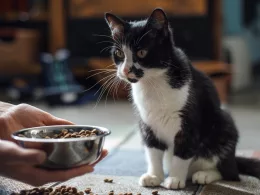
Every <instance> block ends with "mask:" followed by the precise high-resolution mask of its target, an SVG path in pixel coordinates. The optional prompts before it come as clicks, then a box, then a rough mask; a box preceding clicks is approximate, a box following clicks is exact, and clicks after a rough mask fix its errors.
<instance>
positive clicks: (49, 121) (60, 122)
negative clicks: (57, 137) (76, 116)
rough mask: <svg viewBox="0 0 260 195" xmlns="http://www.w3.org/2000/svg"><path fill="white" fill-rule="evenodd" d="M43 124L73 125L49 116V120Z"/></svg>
mask: <svg viewBox="0 0 260 195" xmlns="http://www.w3.org/2000/svg"><path fill="white" fill-rule="evenodd" d="M44 124H45V125H75V124H74V123H73V122H70V121H67V120H65V119H61V118H58V117H55V116H51V117H50V118H48V119H46V120H45V121H44Z"/></svg>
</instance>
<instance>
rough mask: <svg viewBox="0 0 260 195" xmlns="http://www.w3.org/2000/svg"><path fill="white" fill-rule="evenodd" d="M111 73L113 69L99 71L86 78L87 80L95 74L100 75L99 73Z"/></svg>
mask: <svg viewBox="0 0 260 195" xmlns="http://www.w3.org/2000/svg"><path fill="white" fill-rule="evenodd" d="M109 73H111V71H107V70H103V71H99V72H97V73H95V74H92V75H90V76H88V77H87V78H86V80H87V79H89V78H92V77H94V76H96V75H99V74H109Z"/></svg>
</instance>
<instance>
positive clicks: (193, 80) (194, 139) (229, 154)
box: [105, 14, 260, 181]
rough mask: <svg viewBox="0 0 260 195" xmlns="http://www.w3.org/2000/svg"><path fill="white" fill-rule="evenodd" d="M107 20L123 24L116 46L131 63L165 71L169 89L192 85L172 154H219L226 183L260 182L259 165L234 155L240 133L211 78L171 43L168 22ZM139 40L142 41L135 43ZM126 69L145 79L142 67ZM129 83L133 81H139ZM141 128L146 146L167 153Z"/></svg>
mask: <svg viewBox="0 0 260 195" xmlns="http://www.w3.org/2000/svg"><path fill="white" fill-rule="evenodd" d="M109 17H113V20H114V21H116V23H117V25H121V26H120V27H121V28H122V29H123V33H118V32H116V33H113V32H112V35H113V38H114V40H115V42H116V43H115V46H117V45H118V42H119V41H120V42H126V43H127V44H128V45H130V47H131V49H132V50H133V61H134V62H138V63H139V64H141V65H142V66H143V67H145V68H161V69H166V68H167V75H168V76H169V85H170V86H171V87H172V88H173V89H179V88H181V87H183V86H184V85H185V84H187V82H188V81H190V91H189V96H188V100H187V103H186V105H185V106H184V108H183V109H182V110H179V115H180V117H181V118H182V119H183V120H182V125H181V130H180V131H179V132H178V133H177V135H176V136H175V139H174V138H172V140H173V141H174V144H175V147H174V155H177V156H178V157H180V158H182V159H189V158H191V157H194V158H200V157H202V158H211V157H213V156H217V157H218V158H219V163H218V165H217V168H218V170H219V171H220V173H221V175H222V177H223V179H225V180H232V181H238V180H239V173H242V174H248V175H252V176H256V177H258V178H260V163H259V161H257V160H253V159H245V158H236V157H235V150H236V145H237V142H238V131H237V129H236V126H235V124H234V122H233V119H232V118H231V116H230V115H229V114H228V113H227V112H226V111H223V110H222V109H221V103H220V100H219V97H218V94H217V91H216V89H215V87H214V84H213V83H212V81H211V79H210V78H209V77H208V76H206V75H205V74H204V73H202V72H200V71H199V70H197V69H196V68H194V67H193V66H192V65H191V63H190V61H189V59H188V58H187V56H186V55H185V54H184V52H182V50H181V49H179V48H178V47H177V46H176V45H175V44H174V41H173V33H172V30H171V28H170V27H169V24H168V21H167V20H166V21H164V24H163V26H160V25H159V26H158V23H157V21H155V20H154V18H151V17H150V18H149V19H148V20H146V21H139V22H129V23H128V22H124V21H123V20H121V19H119V18H117V17H115V16H113V15H112V14H106V17H105V18H106V20H109ZM165 18H166V16H165ZM108 23H109V22H108ZM110 27H111V26H110ZM144 34H145V36H143V35H144ZM142 36H143V37H142ZM140 37H142V39H141V40H140ZM137 40H140V42H139V43H138V44H136V42H137ZM139 48H147V49H148V50H149V52H148V54H147V56H146V57H145V58H144V59H139V58H137V57H136V56H135V53H136V52H134V51H137V50H138V49H139ZM115 49H116V47H114V48H113V49H112V57H113V60H114V61H115V64H119V63H120V62H122V61H123V59H120V58H118V57H117V56H116V55H114V52H115ZM198 49H199V45H198ZM130 71H132V72H133V73H135V74H136V76H137V77H138V78H141V77H142V76H143V72H142V70H141V69H137V68H134V69H132V70H130ZM129 81H130V82H137V80H135V81H131V80H129ZM140 129H141V132H142V137H143V141H144V143H145V144H146V146H148V147H154V148H157V149H160V150H166V149H167V147H168V146H167V144H166V143H163V142H162V141H160V140H159V139H158V138H156V136H155V135H154V134H153V131H152V130H151V128H150V127H149V126H148V125H146V124H145V123H143V122H142V121H141V122H140Z"/></svg>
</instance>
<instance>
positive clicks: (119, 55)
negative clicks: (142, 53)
mask: <svg viewBox="0 0 260 195" xmlns="http://www.w3.org/2000/svg"><path fill="white" fill-rule="evenodd" d="M115 55H116V56H117V57H119V58H124V57H125V55H124V52H122V51H121V50H119V49H117V50H116V51H115Z"/></svg>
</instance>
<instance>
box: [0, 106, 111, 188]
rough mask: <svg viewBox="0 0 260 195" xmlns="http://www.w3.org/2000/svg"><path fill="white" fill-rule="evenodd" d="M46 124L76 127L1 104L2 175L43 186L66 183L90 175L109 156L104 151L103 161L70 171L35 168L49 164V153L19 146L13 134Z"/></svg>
mask: <svg viewBox="0 0 260 195" xmlns="http://www.w3.org/2000/svg"><path fill="white" fill-rule="evenodd" d="M44 125H73V123H72V122H70V121H67V120H64V119H60V118H57V117H55V116H53V115H51V114H49V113H47V112H44V111H42V110H40V109H38V108H36V107H33V106H30V105H27V104H20V105H17V106H15V105H11V104H6V103H3V104H2V105H1V107H0V138H1V139H3V140H1V139H0V159H1V161H0V175H3V176H6V177H9V178H13V179H16V180H19V181H22V182H25V183H28V184H31V185H34V186H39V185H43V184H45V183H49V182H55V181H65V180H68V179H71V178H73V177H76V176H80V175H82V174H85V173H90V172H92V171H93V170H94V166H95V165H96V164H97V163H98V162H99V161H100V160H102V159H103V158H104V157H105V156H106V155H107V150H104V151H103V152H102V156H101V158H100V159H99V161H98V162H96V163H95V164H93V165H86V166H81V167H78V168H73V169H69V170H62V171H48V170H44V169H40V168H36V167H35V165H39V164H41V163H43V162H44V161H45V159H46V154H45V153H44V152H43V151H41V150H36V149H23V148H21V147H19V146H18V145H16V144H15V143H13V142H11V141H13V140H12V139H11V134H12V133H13V132H15V131H17V130H20V129H23V128H30V127H37V126H44ZM4 140H9V141H4ZM2 159H3V160H2ZM39 175H40V177H39Z"/></svg>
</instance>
